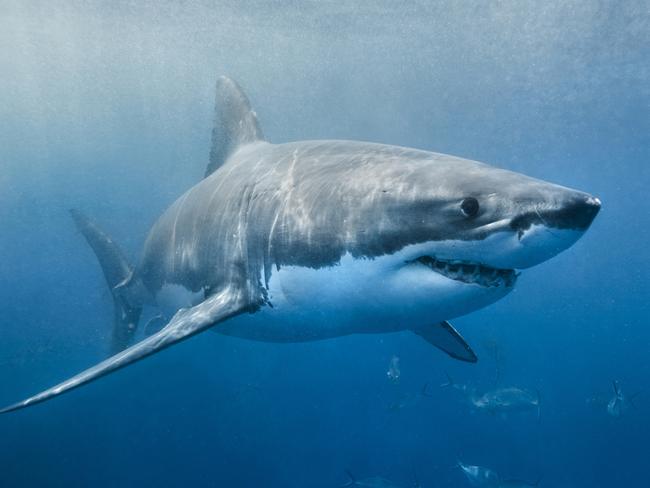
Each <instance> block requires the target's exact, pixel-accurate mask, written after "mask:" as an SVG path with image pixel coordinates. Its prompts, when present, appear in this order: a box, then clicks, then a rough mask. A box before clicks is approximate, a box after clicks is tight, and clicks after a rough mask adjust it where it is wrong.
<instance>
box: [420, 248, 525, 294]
mask: <svg viewBox="0 0 650 488" xmlns="http://www.w3.org/2000/svg"><path fill="white" fill-rule="evenodd" d="M415 262H417V263H420V264H423V265H425V266H426V267H428V268H430V269H432V270H433V271H435V272H436V273H439V274H441V275H443V276H445V277H447V278H450V279H452V280H456V281H462V282H463V283H472V284H476V285H479V286H484V287H498V286H507V287H509V286H513V285H514V284H515V280H516V279H517V273H516V272H515V271H514V270H512V269H497V268H490V267H489V266H485V265H483V264H479V263H470V262H466V261H458V260H443V259H437V258H435V257H433V256H421V257H419V258H417V259H416V260H415Z"/></svg>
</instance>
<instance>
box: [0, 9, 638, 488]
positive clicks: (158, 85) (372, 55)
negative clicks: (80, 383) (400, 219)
mask: <svg viewBox="0 0 650 488" xmlns="http://www.w3.org/2000/svg"><path fill="white" fill-rule="evenodd" d="M565 3H566V5H565ZM400 4H401V2H388V1H387V2H367V3H365V2H350V3H348V4H345V3H342V2H341V3H339V2H327V3H324V2H323V3H317V2H307V1H293V2H245V3H244V4H240V2H236V1H234V0H232V1H228V2H198V1H195V2H180V1H179V2H125V1H117V2H88V1H84V2H82V1H67V2H42V3H41V2H18V1H16V2H12V1H7V0H2V1H0V223H1V224H2V225H1V229H2V230H1V232H0V307H1V310H2V314H1V318H0V327H1V329H0V337H1V340H0V366H1V367H0V385H2V388H0V402H1V403H10V402H13V401H15V400H17V399H20V398H21V397H24V396H26V395H29V394H32V393H35V392H36V391H39V390H41V389H43V388H44V387H47V386H50V385H51V384H53V383H54V382H57V381H59V380H62V379H64V378H66V377H68V376H70V375H71V374H73V373H76V372H78V371H79V370H81V369H83V368H85V367H87V366H89V365H91V364H94V363H96V362H97V361H99V360H100V359H102V358H103V357H105V355H106V354H107V345H108V337H109V335H110V325H111V317H112V312H111V300H110V296H109V293H108V291H107V290H106V289H105V285H104V283H103V278H102V276H101V273H100V270H99V267H98V265H97V264H96V262H95V260H94V257H93V255H92V253H91V251H90V250H89V249H88V247H87V246H86V244H85V243H84V242H83V239H82V238H81V236H80V235H79V234H78V233H77V232H76V231H75V229H74V227H73V225H72V223H71V221H70V219H69V216H68V214H67V209H68V208H70V207H78V208H80V209H83V210H84V211H85V212H87V213H88V214H89V215H92V216H93V217H94V218H96V219H97V221H99V222H100V223H101V224H102V225H103V226H104V227H105V229H106V230H107V231H109V232H110V233H111V234H112V236H113V237H114V238H115V239H116V240H117V241H118V242H120V243H121V244H122V245H123V247H124V248H125V249H126V250H128V251H129V253H130V254H131V255H132V256H133V258H134V259H135V258H136V257H137V256H138V253H139V249H140V246H141V244H142V242H143V241H144V238H145V236H146V233H147V231H148V229H149V227H150V225H151V224H152V223H153V222H154V220H155V218H156V217H157V216H158V215H159V214H160V212H162V210H163V209H164V208H165V207H166V206H167V205H169V204H170V203H171V202H172V201H173V200H174V199H175V198H176V197H177V196H179V195H180V194H181V193H182V192H183V191H185V190H186V189H187V188H189V187H190V186H191V185H192V184H194V183H195V182H196V181H198V180H199V179H200V177H201V175H202V173H203V170H204V167H205V164H206V163H207V154H208V148H209V134H210V128H211V118H212V104H213V96H214V95H213V85H214V81H215V78H216V76H217V75H219V74H228V75H230V76H231V77H233V78H235V79H237V80H238V81H239V82H240V83H241V84H242V85H243V86H244V87H245V88H246V90H247V91H248V93H249V95H250V98H251V99H252V101H253V104H254V106H255V108H256V110H257V112H258V114H259V117H260V119H261V122H262V125H263V129H264V131H265V134H266V135H267V137H268V139H269V140H271V141H274V142H283V141H288V140H296V139H308V138H348V139H362V140H373V141H379V142H385V143H393V144H400V145H406V146H414V147H418V148H423V149H430V150H435V151H438V152H446V153H451V154H455V155H459V156H463V157H468V158H473V159H478V160H481V161H485V162H488V163H492V164H495V165H498V166H502V167H506V168H509V169H513V170H516V171H521V172H524V173H526V174H530V175H532V176H536V177H540V178H543V179H547V180H551V181H556V182H559V183H562V184H565V185H567V186H572V187H576V188H579V189H582V190H585V191H588V192H590V193H593V194H596V195H598V196H599V197H600V198H601V199H602V201H603V210H602V212H601V214H600V215H599V217H598V219H597V220H596V222H595V223H594V225H593V226H592V229H591V230H590V231H589V232H588V234H587V235H586V236H585V237H584V238H583V239H582V240H581V241H579V242H578V243H577V244H576V245H575V246H574V247H573V248H571V249H570V250H568V251H567V252H565V253H563V254H562V255H560V256H558V257H557V258H555V259H553V260H551V261H549V262H548V263H545V264H543V265H541V266H539V267H537V268H535V269H532V270H529V271H527V272H526V273H525V274H524V275H523V276H522V277H521V278H520V281H519V285H518V288H517V289H516V290H515V292H513V293H512V294H511V295H509V296H508V297H507V298H505V299H504V300H502V301H501V302H499V303H497V304H496V305H494V306H492V307H490V308H488V309H485V310H483V311H481V312H479V313H475V314H472V315H470V316H467V317H463V318H461V319H457V320H456V321H455V324H456V325H457V326H458V327H459V328H460V329H461V330H462V332H463V334H464V335H465V337H466V338H467V339H468V341H469V342H470V343H471V344H473V345H474V347H475V349H476V350H477V351H478V352H479V354H480V356H481V360H480V362H479V363H478V364H477V365H474V366H468V365H464V364H459V363H457V362H454V361H453V360H451V359H449V358H447V357H446V356H444V355H442V354H441V353H439V352H438V351H437V350H434V349H433V348H431V347H430V346H427V345H426V344H424V343H423V342H421V341H420V340H418V338H416V337H414V336H411V335H410V334H406V333H405V334H396V335H386V336H363V337H346V338H340V339H336V340H331V341H326V342H321V343H312V344H300V345H268V344H257V343H249V342H245V341H241V340H237V339H232V338H226V337H221V336H218V335H216V334H212V333H205V334H202V335H201V336H199V337H196V338H194V339H192V340H190V341H188V342H186V343H183V344H180V345H178V346H176V347H174V348H172V349H170V350H168V351H166V352H164V353H162V354H160V355H157V356H155V357H152V358H150V359H148V360H146V361H144V362H142V363H138V364H136V365H133V366H132V367H130V368H127V369H126V370H124V371H121V372H119V373H117V374H115V375H112V376H109V377H107V378H105V379H102V380H101V381H98V382H96V383H94V384H92V385H90V386H88V387H85V388H82V389H80V390H77V391H75V392H73V393H71V394H69V395H65V396H63V397H61V398H59V399H57V400H54V401H52V402H50V403H47V404H43V405H39V406H36V407H34V408H31V409H28V410H25V411H21V412H18V413H15V414H11V415H7V416H3V417H0V485H1V486H153V485H157V486H190V485H194V486H232V487H260V486H264V487H267V486H268V487H275V486H277V487H304V486H308V487H332V486H338V485H340V484H342V483H344V482H345V481H346V477H345V474H344V469H346V468H349V469H351V470H352V471H353V472H354V473H355V474H356V475H357V476H358V477H365V476H376V475H382V476H385V477H388V478H391V479H393V480H394V481H395V482H398V483H400V484H402V485H404V486H407V485H409V483H411V482H412V480H413V471H414V470H415V471H416V472H417V473H418V476H419V478H420V480H421V481H422V483H423V486H424V487H433V486H459V487H460V486H467V481H466V480H465V479H464V478H463V476H462V474H461V473H460V471H459V470H458V469H454V468H453V466H454V464H455V462H456V460H457V459H461V460H463V461H464V462H466V463H471V464H479V465H484V466H489V467H491V468H493V469H496V470H497V471H499V472H500V473H501V474H502V475H503V476H504V477H518V478H525V479H529V480H531V481H532V480H534V479H536V478H537V477H539V476H543V477H544V480H543V481H542V485H541V486H549V487H550V486H553V487H560V488H564V487H610V486H644V485H645V484H646V483H647V460H648V456H649V454H650V452H649V449H648V444H647V439H648V437H649V436H650V422H649V420H648V415H647V412H648V409H649V408H650V384H649V383H650V381H649V380H650V369H649V360H648V350H649V346H650V332H649V331H648V325H649V324H648V318H649V317H650V314H649V305H648V302H649V301H650V300H649V298H650V284H649V281H648V262H649V257H650V251H649V250H648V245H647V243H648V241H649V238H650V231H649V225H650V217H649V216H650V204H649V198H648V191H647V189H648V185H649V184H650V169H649V165H648V162H649V160H650V158H649V157H650V68H649V66H650V53H649V47H648V46H650V42H648V41H649V39H648V35H649V34H648V32H650V16H649V15H648V8H647V2H644V1H629V2H624V3H619V2H597V1H591V2H580V1H577V2H563V1H558V2H541V3H540V2H524V1H521V2H520V1H517V2H514V1H513V2H508V1H506V2H498V3H497V2H495V3H493V4H492V5H488V4H485V5H483V6H477V5H473V4H469V3H468V4H463V3H461V2H452V1H450V2H440V3H437V4H435V5H432V6H424V3H423V5H422V6H415V5H413V6H408V7H405V6H401V5H400ZM314 293H318V290H314ZM492 343H496V344H497V345H498V348H499V351H500V354H501V355H502V358H503V359H502V380H501V383H502V384H504V385H517V386H521V387H526V388H530V389H535V388H536V389H539V390H540V392H541V395H542V420H541V423H540V424H537V423H536V422H535V420H534V416H527V415H520V416H515V417H510V418H508V419H502V418H500V417H499V416H489V415H485V414H482V413H480V412H473V411H472V410H471V409H470V408H469V407H467V406H466V405H464V404H463V403H462V402H461V398H459V396H458V395H455V394H454V392H452V391H449V390H442V389H439V388H438V385H439V384H440V383H441V382H443V381H444V372H445V371H448V372H449V373H450V374H451V375H452V376H454V378H455V379H456V380H457V381H459V382H464V383H467V384H471V385H474V386H476V387H478V388H483V389H485V388H489V387H491V386H492V382H493V378H494V374H495V371H494V361H493V360H492V359H491V356H490V353H489V347H487V346H489V344H492ZM393 355H397V356H399V357H400V359H401V367H402V378H401V382H400V384H399V385H397V386H395V385H392V384H390V383H389V382H388V381H387V379H386V374H385V373H386V370H387V367H388V363H389V360H390V358H391V356H393ZM613 379H618V380H619V381H620V383H621V386H622V388H623V389H624V390H625V391H626V392H628V393H629V394H631V393H635V392H640V396H639V397H638V399H637V404H638V409H637V410H634V409H632V410H630V411H629V412H628V414H627V415H625V416H623V417H622V418H620V419H614V418H612V417H609V416H608V415H607V413H606V407H605V404H604V403H603V402H606V401H607V399H608V397H609V396H610V395H611V386H610V385H611V381H612V380H613ZM425 383H429V384H430V390H431V392H432V396H431V397H430V398H424V399H420V400H419V401H417V402H415V404H413V405H410V406H407V407H405V408H403V409H402V410H400V411H398V412H394V411H391V410H390V409H389V405H390V404H391V403H392V402H394V401H395V400H396V399H397V398H399V397H400V395H405V394H414V393H415V392H417V391H419V390H420V389H421V387H422V386H423V385H424V384H425ZM590 399H595V400H594V401H589V400H590Z"/></svg>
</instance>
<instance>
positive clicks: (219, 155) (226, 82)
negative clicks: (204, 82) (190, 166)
mask: <svg viewBox="0 0 650 488" xmlns="http://www.w3.org/2000/svg"><path fill="white" fill-rule="evenodd" d="M261 140H264V136H263V135H262V129H260V126H259V123H258V122H257V114H256V113H255V112H254V111H253V109H252V108H251V104H250V102H249V101H248V97H246V95H245V94H244V92H243V91H242V89H241V88H240V86H239V85H238V84H237V83H235V82H234V81H233V80H231V79H230V78H228V77H226V76H220V77H219V79H217V95H216V101H215V108H214V127H213V128H212V147H211V148H210V163H209V164H208V167H207V168H206V170H205V176H206V177H208V176H210V175H211V174H212V173H214V171H215V170H216V169H217V168H219V166H221V165H222V164H223V163H224V162H225V161H226V160H227V159H228V157H229V156H230V155H231V154H232V153H234V152H235V151H236V150H237V149H238V148H239V147H240V146H243V145H245V144H250V143H251V142H255V141H261Z"/></svg>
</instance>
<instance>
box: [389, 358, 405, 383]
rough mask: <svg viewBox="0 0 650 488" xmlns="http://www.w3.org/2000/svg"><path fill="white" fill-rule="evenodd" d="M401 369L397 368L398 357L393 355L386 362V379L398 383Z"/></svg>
mask: <svg viewBox="0 0 650 488" xmlns="http://www.w3.org/2000/svg"><path fill="white" fill-rule="evenodd" d="M401 374H402V373H401V371H400V369H399V358H398V357H397V356H393V357H392V358H390V363H389V364H388V371H386V376H388V379H389V380H390V381H391V382H392V383H399V378H400V375H401Z"/></svg>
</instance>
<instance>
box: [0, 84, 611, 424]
mask: <svg viewBox="0 0 650 488" xmlns="http://www.w3.org/2000/svg"><path fill="white" fill-rule="evenodd" d="M599 209H600V201H599V200H598V199H597V198H595V197H593V196H591V195H588V194H586V193H582V192H579V191H576V190H571V189H569V188H565V187H562V186H558V185H555V184H552V183H547V182H544V181H541V180H537V179H533V178H529V177H527V176H524V175H522V174H518V173H514V172H511V171H506V170H503V169H498V168H494V167H491V166H488V165H486V164H483V163H479V162H476V161H470V160H466V159H462V158H459V157H455V156H449V155H445V154H438V153H432V152H428V151H422V150H417V149H409V148H405V147H397V146H388V145H383V144H375V143H368V142H358V141H301V142H291V143H286V144H271V143H269V142H266V141H265V140H264V136H263V133H262V130H261V128H260V125H259V123H258V119H257V115H256V113H255V112H254V111H253V110H252V108H251V105H250V103H249V100H248V98H247V97H246V95H244V93H243V91H242V90H241V89H240V87H239V86H238V85H237V84H236V83H235V82H234V81H232V80H231V79H229V78H226V77H221V78H219V79H218V81H217V84H216V109H215V116H214V127H213V129H212V148H211V150H210V158H209V164H208V166H207V169H206V172H205V178H204V179H203V180H202V181H200V182H199V183H197V184H196V185H195V186H194V187H192V188H190V189H189V190H188V191H187V192H186V193H185V194H184V195H182V196H181V197H180V198H179V199H178V200H177V201H176V202H175V203H173V204H172V205H171V206H170V207H169V208H168V209H167V210H166V211H165V212H164V213H163V214H162V215H161V216H160V218H159V219H158V221H157V222H156V223H155V224H154V226H153V227H152V229H151V230H150V232H149V235H148V237H147V240H146V242H145V244H144V249H143V252H142V260H141V262H140V263H139V264H138V265H137V266H133V265H132V264H131V262H130V261H129V260H128V259H127V257H126V255H125V254H124V253H123V252H122V251H121V250H120V249H119V247H118V246H117V245H116V244H115V243H114V242H113V240H112V239H111V238H110V237H109V236H108V235H107V234H105V233H104V232H103V231H102V230H101V229H100V228H99V227H98V226H97V225H96V224H95V223H94V222H93V221H92V220H90V219H89V218H87V217H86V216H84V215H83V214H82V213H81V212H79V211H76V210H73V211H72V216H73V219H74V221H75V223H76V225H77V228H78V229H79V231H80V232H81V234H82V235H83V236H84V237H85V239H86V240H87V241H88V243H89V244H90V246H91V247H92V249H93V250H94V252H95V254H96V256H97V259H98V260H99V263H100V266H101V268H102V270H103V273H104V276H105V278H106V282H107V284H108V286H109V289H110V290H111V293H112V296H113V301H114V306H115V307H114V308H115V314H114V319H113V321H114V327H113V336H112V342H111V347H112V352H113V354H114V355H113V356H111V357H109V358H108V359H106V360H104V361H102V362H100V363H99V364H97V365H95V366H93V367H91V368H90V369H88V370H86V371H84V372H82V373H80V374H78V375H76V376H73V377H72V378H70V379H68V380H66V381H64V382H62V383H60V384H59V385H57V386H55V387H53V388H50V389H47V390H45V391H43V392H41V393H39V394H37V395H35V396H33V397H31V398H28V399H26V400H24V401H21V402H18V403H15V404H13V405H10V406H9V407H6V408H5V409H3V410H0V412H9V411H11V410H17V409H20V408H23V407H26V406H28V405H33V404H35V403H39V402H42V401H45V400H48V399H50V398H52V397H54V396H57V395H59V394H61V393H64V392H66V391H69V390H71V389H73V388H76V387H78V386H81V385H83V384H86V383H88V382H90V381H92V380H95V379H97V378H99V377H101V376H104V375H106V374H108V373H111V372H113V371H115V370H117V369H120V368H122V367H125V366H127V365H129V364H132V363H133V362H135V361H138V360H140V359H143V358H145V357H147V356H149V355H151V354H154V353H156V352H158V351H161V350H162V349H164V348H166V347H169V346H171V345H173V344H176V343H177V342H180V341H182V340H184V339H187V338H188V337H190V336H192V335H195V334H197V333H199V332H202V331H203V330H206V329H209V328H212V327H214V329H213V330H214V331H216V332H218V333H221V334H226V335H231V336H236V337H242V338H246V339H251V340H259V341H266V342H300V341H314V340H322V339H328V338H333V337H340V336H343V335H347V334H357V333H388V332H399V331H411V332H414V333H415V334H416V335H418V336H420V337H422V338H423V339H424V340H425V341H427V342H428V343H430V344H432V345H434V346H436V347H437V348H439V349H441V350H442V351H444V352H445V353H447V354H448V355H450V356H451V357H454V358H456V359H459V360H462V361H469V362H474V361H476V360H477V358H476V355H475V354H474V352H473V351H472V349H471V348H470V346H469V345H468V344H467V343H466V342H465V340H464V339H463V338H462V337H461V335H460V334H459V333H458V331H457V330H456V329H455V328H454V327H453V326H452V325H451V324H450V323H449V322H448V320H450V319H453V318H455V317H458V316H461V315H465V314H468V313H470V312H472V311H475V310H478V309H480V308H483V307H485V306H487V305H489V304H491V303H493V302H495V301H497V300H499V299H500V298H502V297H503V296H505V295H506V294H508V293H509V292H510V291H511V290H512V289H513V288H514V286H515V284H516V281H517V277H518V275H519V271H520V270H522V269H525V268H528V267H531V266H535V265H537V264H539V263H542V262H543V261H546V260H547V259H549V258H551V257H553V256H555V255H556V254H558V253H559V252H561V251H562V250H564V249H567V248H568V247H569V246H571V245H572V244H573V243H574V242H575V241H576V240H577V239H579V238H580V237H581V236H582V234H583V233H584V232H585V231H586V230H587V228H588V227H589V225H590V224H591V222H592V220H593V219H594V217H595V216H596V214H597V213H598V211H599ZM145 305H148V306H153V307H157V308H158V309H159V311H160V313H161V315H162V316H163V317H171V318H169V319H168V322H167V323H166V325H165V326H164V327H163V328H162V329H160V330H157V331H156V332H155V333H152V334H151V335H149V336H148V337H146V338H144V339H141V340H140V341H139V342H137V343H135V344H134V345H131V344H132V343H133V342H134V341H135V340H136V337H137V336H138V334H139V329H141V328H143V327H138V325H139V322H140V318H141V312H142V309H143V307H144V306H145ZM149 325H150V324H149ZM145 328H147V329H149V327H145ZM148 332H149V331H148Z"/></svg>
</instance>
